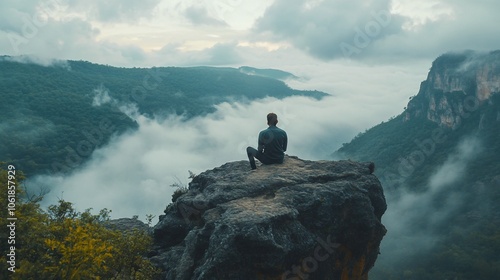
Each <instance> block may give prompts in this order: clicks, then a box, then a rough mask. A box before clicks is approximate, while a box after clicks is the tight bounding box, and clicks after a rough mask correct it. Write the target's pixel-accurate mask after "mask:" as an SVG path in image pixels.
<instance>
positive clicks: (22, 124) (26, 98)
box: [0, 56, 328, 176]
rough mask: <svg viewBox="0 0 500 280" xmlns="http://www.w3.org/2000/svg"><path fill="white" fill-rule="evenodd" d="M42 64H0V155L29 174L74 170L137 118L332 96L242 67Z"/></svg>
mask: <svg viewBox="0 0 500 280" xmlns="http://www.w3.org/2000/svg"><path fill="white" fill-rule="evenodd" d="M16 59H17V60H20V61H21V62H23V63H21V62H18V61H16ZM40 64H43V63H42V62H37V61H30V60H29V59H27V58H15V57H14V58H13V57H6V56H4V57H2V58H1V59H0V69H1V70H0V88H1V90H0V99H1V100H2V101H3V102H2V103H1V104H0V120H1V122H0V132H2V133H0V140H1V141H0V143H1V144H0V154H1V155H2V157H3V158H2V160H3V161H9V162H12V163H14V164H16V165H17V166H18V167H19V168H20V169H22V170H24V171H25V173H27V174H28V175H30V176H31V175H36V174H44V173H53V174H58V173H70V172H72V171H73V170H74V169H75V168H78V167H79V166H80V165H81V164H82V163H84V162H86V161H87V160H88V158H89V156H90V155H91V154H92V152H93V151H94V150H95V149H97V148H99V147H102V146H103V145H106V144H107V143H108V142H109V140H110V139H111V138H112V137H114V136H118V135H122V134H123V133H125V132H126V131H134V130H135V129H137V127H138V124H137V123H136V121H135V120H134V115H144V116H147V117H149V118H166V117H167V116H169V115H177V116H182V117H183V118H185V119H189V118H192V117H194V116H203V115H206V114H209V113H212V112H214V111H215V110H216V109H215V105H217V104H220V103H223V102H242V103H247V102H250V101H252V100H257V99H262V98H266V97H274V98H277V99H282V98H285V97H289V96H297V95H300V96H308V97H311V98H316V99H321V98H322V97H324V96H327V95H328V94H326V93H323V92H319V91H304V90H295V89H292V88H290V87H289V86H288V85H286V84H285V83H284V82H283V81H280V80H276V79H272V78H269V77H261V76H256V75H247V74H244V73H241V72H240V70H239V69H236V68H217V67H190V68H183V67H153V68H125V67H114V66H108V65H101V64H96V63H91V62H86V61H56V62H53V63H52V64H50V63H49V62H47V63H46V65H40Z"/></svg>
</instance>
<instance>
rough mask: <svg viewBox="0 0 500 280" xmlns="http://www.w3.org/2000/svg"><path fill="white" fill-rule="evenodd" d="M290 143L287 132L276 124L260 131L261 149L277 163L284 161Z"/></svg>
mask: <svg viewBox="0 0 500 280" xmlns="http://www.w3.org/2000/svg"><path fill="white" fill-rule="evenodd" d="M287 145H288V137H287V135H286V132H285V131H284V130H282V129H280V128H278V127H276V126H274V125H271V126H269V127H268V128H267V129H265V130H263V131H261V132H260V133H259V149H258V150H259V151H260V152H262V153H263V154H265V155H266V156H267V157H269V159H271V160H272V161H273V162H276V163H282V162H283V158H284V156H285V151H286V148H287Z"/></svg>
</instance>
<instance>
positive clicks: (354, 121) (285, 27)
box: [0, 0, 500, 217]
mask: <svg viewBox="0 0 500 280" xmlns="http://www.w3.org/2000/svg"><path fill="white" fill-rule="evenodd" d="M498 11H500V2H499V1H493V0H478V1H465V0H454V1H452V0H421V1H410V0H394V1H389V0H366V1H353V0H325V1H321V0H309V1H305V0H302V1H300V0H274V1H271V0H254V1H244V0H218V1H209V0H206V1H201V0H182V1H181V0H143V1H133V0H107V1H100V0H25V1H14V0H7V1H1V2H0V55H13V56H14V55H30V56H32V57H35V58H36V61H38V62H39V63H42V64H44V63H45V64H49V63H50V62H51V61H53V60H54V59H58V60H66V59H71V60H88V61H91V62H95V63H102V64H109V65H113V66H125V67H134V66H136V67H137V66H147V67H149V66H198V65H209V66H231V67H239V66H242V65H248V66H253V67H258V68H277V69H282V70H285V71H289V72H292V73H293V74H295V75H297V76H299V77H301V78H302V79H301V80H298V81H290V82H289V84H290V86H292V87H294V88H300V89H317V90H322V91H325V92H327V93H330V94H332V97H331V98H326V99H325V100H323V101H321V102H318V101H314V100H309V99H302V98H298V97H295V98H288V99H286V100H282V101H278V100H272V99H271V100H259V101H255V102H253V103H251V104H250V105H248V106H246V105H245V106H244V105H242V104H222V105H220V106H219V107H218V111H217V112H216V113H215V114H213V115H211V116H208V117H207V118H204V119H195V120H191V121H190V122H182V121H180V120H177V119H171V120H166V121H165V120H162V121H157V120H148V119H144V118H140V117H139V119H140V124H141V127H140V129H139V131H138V132H137V133H135V134H133V135H128V136H126V137H122V138H119V139H115V141H114V142H113V143H112V144H111V145H109V146H107V147H105V148H103V149H102V150H99V151H96V153H95V155H94V156H93V158H92V160H91V161H90V162H89V163H88V164H87V165H85V166H83V167H82V170H81V171H79V172H77V173H76V174H75V175H74V176H72V177H68V178H41V179H40V180H39V181H38V182H44V184H47V185H51V186H53V187H54V188H55V189H57V192H54V194H55V195H57V196H59V197H60V196H62V192H63V191H64V198H66V199H68V200H70V201H79V202H80V207H81V208H86V207H94V208H96V209H100V208H103V207H107V208H111V209H113V211H114V213H115V215H116V216H131V215H132V214H134V213H136V214H141V215H143V214H148V213H150V214H155V215H157V214H159V213H161V210H162V209H163V208H164V206H165V205H166V204H167V202H168V199H165V197H168V196H169V195H170V194H171V192H172V191H173V190H172V188H169V187H168V185H169V184H170V183H172V182H174V180H175V179H174V178H175V177H177V178H180V179H181V181H184V182H186V180H187V179H186V177H187V170H193V171H195V172H201V171H203V170H206V169H211V168H214V167H216V166H218V165H220V164H222V163H224V162H225V161H228V160H237V159H244V158H245V155H244V152H243V151H244V148H245V146H246V145H252V144H253V143H254V142H255V140H256V135H257V134H258V131H259V130H260V129H263V128H265V121H264V120H263V118H265V114H266V113H267V112H269V111H275V112H277V113H278V116H279V117H280V120H281V122H280V125H282V126H283V127H284V128H286V129H287V130H288V131H289V132H290V135H291V136H292V139H291V141H290V142H291V146H290V151H289V153H290V154H294V155H299V156H301V157H303V158H310V159H316V158H322V157H326V156H327V155H329V153H330V151H331V152H333V151H334V150H335V149H337V148H338V147H339V145H341V143H343V142H347V141H349V139H351V138H352V137H353V136H354V135H356V134H357V133H358V132H360V131H364V130H365V129H366V128H369V127H371V126H373V125H375V124H377V123H380V122H381V121H384V120H387V119H388V118H390V117H391V116H395V115H397V114H399V113H401V112H402V110H403V107H404V106H406V103H407V102H408V98H409V97H410V96H412V95H415V94H416V93H417V92H418V88H419V85H420V82H421V81H422V80H424V79H425V78H426V76H427V71H428V70H429V68H430V65H431V63H432V61H433V60H434V59H435V58H436V57H437V56H439V55H440V54H443V53H445V52H448V51H461V50H465V49H473V50H480V51H489V50H495V49H498V48H499V46H500V36H499V35H500V25H499V24H498V20H497V17H498ZM35 58H34V59H35ZM104 86H105V85H104ZM259 116H260V117H261V119H259ZM242 123H245V124H246V125H245V126H242ZM263 126H264V127H263ZM228 127H231V129H232V131H233V133H231V137H232V138H231V139H229V136H227V135H226V136H224V137H223V138H220V137H221V135H220V134H218V133H216V132H221V131H226V130H227V128H228ZM223 128H224V129H223ZM173 131H176V132H177V136H178V135H180V134H181V135H182V137H181V138H179V137H177V138H176V137H172V135H173V134H172V132H173ZM235 131H237V132H235ZM153 135H154V136H153ZM151 139H155V141H152V140H151ZM179 139H183V140H186V139H190V141H179ZM196 140H198V141H205V142H206V143H211V145H209V148H210V150H203V149H201V148H200V147H199V146H198V144H197V143H198V142H196ZM148 141H149V142H148ZM141 143H142V144H141ZM144 143H147V144H144ZM228 143H230V144H229V147H231V148H230V149H229V150H227V149H226V150H224V147H228ZM172 147H176V148H175V151H174V150H172ZM218 149H219V150H224V152H223V153H220V152H218V151H219V150H218ZM193 151H197V153H195V154H193ZM174 152H175V153H174ZM214 158H215V159H214ZM145 170H147V172H146V171H145ZM109 174H116V176H115V178H117V180H113V181H110V180H109V179H108V178H107V177H106V176H109ZM82 182H85V183H82ZM89 182H92V183H89ZM103 183H105V184H106V186H107V188H106V190H107V192H104V191H103V190H104V189H103V187H102V184H103ZM82 186H85V188H82ZM165 186H167V187H165ZM82 192H83V193H82ZM97 192H98V193H100V195H99V196H98V197H95V196H92V195H87V196H86V195H84V194H87V193H88V194H92V193H97ZM117 193H120V195H119V196H117V195H116V194H117ZM137 198H142V199H137ZM52 199H54V195H52ZM125 205H126V206H125ZM116 216H115V217H116Z"/></svg>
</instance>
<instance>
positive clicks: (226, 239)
mask: <svg viewBox="0 0 500 280" xmlns="http://www.w3.org/2000/svg"><path fill="white" fill-rule="evenodd" d="M373 169H374V166H373V163H358V162H353V161H307V160H302V159H299V158H297V157H288V156H287V157H285V162H284V163H283V164H279V165H261V166H259V167H258V168H257V170H255V171H251V170H250V167H249V164H248V162H247V161H238V162H230V163H226V164H224V165H222V166H220V167H217V168H215V169H212V170H209V171H205V172H203V173H201V174H199V175H198V176H196V177H195V178H193V180H192V182H191V183H190V184H189V191H188V192H187V193H186V194H184V195H182V196H180V197H179V198H178V199H177V200H176V201H175V202H174V203H172V204H170V205H168V206H167V208H166V210H165V215H162V216H161V217H160V221H159V223H158V224H157V225H156V226H155V227H154V228H153V235H154V243H155V250H154V251H153V252H152V254H151V260H152V261H153V262H154V263H156V264H157V265H158V266H159V267H160V268H161V269H162V270H163V271H164V275H163V277H162V278H163V279H219V280H223V279H231V280H234V279H329V280H335V279H339V280H340V279H341V280H346V279H368V276H367V275H368V271H369V270H370V268H372V267H373V265H374V263H375V260H376V259H377V255H378V254H379V245H380V242H381V240H382V237H383V236H384V234H385V232H386V230H385V227H384V226H383V225H382V223H381V217H382V215H383V214H384V212H385V210H386V202H385V198H384V194H383V189H382V186H381V185H380V182H379V180H378V179H377V178H376V177H375V175H373V174H372V172H373Z"/></svg>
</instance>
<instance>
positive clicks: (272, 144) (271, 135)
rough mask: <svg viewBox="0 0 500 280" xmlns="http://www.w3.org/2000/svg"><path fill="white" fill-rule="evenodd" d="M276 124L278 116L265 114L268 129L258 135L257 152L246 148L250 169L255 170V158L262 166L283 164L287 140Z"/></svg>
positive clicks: (284, 133)
mask: <svg viewBox="0 0 500 280" xmlns="http://www.w3.org/2000/svg"><path fill="white" fill-rule="evenodd" d="M277 124H278V116H277V115H276V114H275V113H269V114H267V125H269V127H268V128H267V129H265V130H263V131H261V132H260V133H259V141H258V147H257V150H256V149H254V148H252V147H248V148H247V154H248V159H249V160H250V167H251V168H252V169H257V166H256V165H255V158H256V159H258V160H259V161H260V162H262V164H273V163H283V159H284V157H285V151H286V146H287V144H288V138H287V135H286V132H285V131H284V130H282V129H280V128H278V127H277V126H276V125H277Z"/></svg>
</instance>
